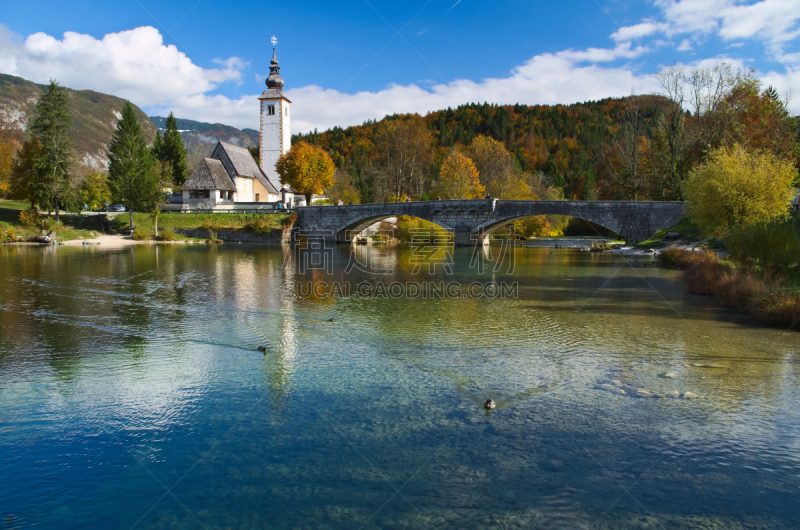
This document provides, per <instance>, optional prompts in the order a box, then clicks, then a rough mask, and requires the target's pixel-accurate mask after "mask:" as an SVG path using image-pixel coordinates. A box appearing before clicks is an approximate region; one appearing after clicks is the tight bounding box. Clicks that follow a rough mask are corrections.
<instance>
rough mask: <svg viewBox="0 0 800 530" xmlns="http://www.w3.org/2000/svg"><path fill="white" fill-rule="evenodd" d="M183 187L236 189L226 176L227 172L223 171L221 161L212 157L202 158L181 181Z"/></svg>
mask: <svg viewBox="0 0 800 530" xmlns="http://www.w3.org/2000/svg"><path fill="white" fill-rule="evenodd" d="M183 189H185V190H223V191H236V186H234V184H233V181H232V180H231V178H230V177H229V176H228V172H227V171H225V167H224V166H223V165H222V162H220V161H219V160H215V159H213V158H204V159H203V161H202V162H200V163H199V164H197V167H196V168H195V170H194V171H192V175H191V176H190V177H189V178H188V179H186V182H184V183H183Z"/></svg>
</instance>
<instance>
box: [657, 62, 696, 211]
mask: <svg viewBox="0 0 800 530" xmlns="http://www.w3.org/2000/svg"><path fill="white" fill-rule="evenodd" d="M655 78H656V79H657V80H658V82H659V83H660V84H661V90H662V95H663V96H664V97H666V98H667V102H666V105H664V106H663V107H662V108H661V109H660V112H658V114H657V115H656V127H655V134H654V136H655V141H654V150H653V154H654V158H655V163H654V165H655V167H656V168H657V171H658V172H659V173H660V174H661V175H662V178H663V180H664V183H665V185H666V186H665V187H666V188H668V189H669V190H670V195H669V198H671V199H673V200H676V199H678V198H680V196H681V195H680V194H681V186H682V184H683V180H684V178H685V177H686V173H687V171H688V169H687V166H688V164H687V154H688V149H689V140H688V136H687V128H686V114H685V112H684V105H686V81H685V80H686V71H685V68H684V66H683V65H681V64H678V65H675V66H672V67H669V68H665V69H663V70H661V71H660V72H659V73H658V74H656V75H655Z"/></svg>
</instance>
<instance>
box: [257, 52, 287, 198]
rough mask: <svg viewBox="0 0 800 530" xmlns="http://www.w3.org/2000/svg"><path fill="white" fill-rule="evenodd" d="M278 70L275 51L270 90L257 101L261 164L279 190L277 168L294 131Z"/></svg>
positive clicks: (279, 183)
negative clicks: (259, 113) (259, 112)
mask: <svg viewBox="0 0 800 530" xmlns="http://www.w3.org/2000/svg"><path fill="white" fill-rule="evenodd" d="M280 71H281V68H280V66H278V58H277V57H276V56H275V49H274V48H273V49H272V61H271V62H270V67H269V77H267V89H266V90H265V91H264V92H263V93H262V94H261V96H260V97H259V98H258V99H259V101H260V102H261V128H260V129H259V145H260V146H261V152H260V160H259V163H260V165H261V168H262V169H263V170H264V173H265V174H266V175H267V178H268V179H269V181H270V182H271V183H272V185H273V186H274V187H275V188H276V189H278V190H280V189H281V179H280V176H278V172H277V171H276V170H275V164H277V162H278V159H279V158H280V157H281V155H282V154H284V153H286V152H287V151H288V150H289V149H290V148H291V147H292V131H291V127H290V123H291V122H290V119H291V117H290V115H289V114H290V113H289V107H290V106H291V104H292V102H291V101H289V98H287V97H286V94H284V93H283V90H281V89H282V88H283V79H281V74H280Z"/></svg>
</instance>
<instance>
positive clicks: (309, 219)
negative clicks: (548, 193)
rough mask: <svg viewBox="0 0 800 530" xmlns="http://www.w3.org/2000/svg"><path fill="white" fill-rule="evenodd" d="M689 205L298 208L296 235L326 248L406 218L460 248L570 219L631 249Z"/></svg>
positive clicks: (462, 203)
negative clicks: (527, 223)
mask: <svg viewBox="0 0 800 530" xmlns="http://www.w3.org/2000/svg"><path fill="white" fill-rule="evenodd" d="M684 206H685V203H682V202H658V201H513V200H496V199H475V200H444V201H427V202H401V203H380V204H355V205H346V206H307V207H300V208H297V216H298V219H297V223H296V224H295V231H296V232H297V233H301V234H304V235H306V236H308V235H314V237H315V238H321V239H324V240H325V241H327V242H331V243H334V242H351V241H352V238H353V237H354V236H355V235H356V234H357V233H358V232H360V231H361V230H363V229H364V228H366V227H367V226H369V225H371V224H373V223H375V222H377V221H380V220H382V219H386V218H388V217H396V216H401V215H406V216H411V217H418V218H420V219H424V220H426V221H430V222H432V223H435V224H437V225H439V226H441V227H443V228H445V229H447V230H449V231H451V232H453V233H454V236H455V244H456V245H459V246H462V245H474V244H475V242H476V240H477V241H480V240H482V239H484V238H486V237H487V236H488V235H489V234H491V233H492V232H494V231H495V230H497V229H498V228H500V227H502V226H505V225H508V224H510V223H512V222H514V221H515V220H517V219H523V218H525V217H530V216H534V215H545V214H555V215H569V216H572V217H579V218H581V219H585V220H587V221H591V222H593V223H596V224H598V225H600V226H603V227H605V228H608V229H609V230H612V231H614V232H616V233H618V234H620V235H621V236H623V237H624V238H625V240H626V241H627V242H629V243H638V242H639V241H642V240H644V239H646V238H647V237H649V236H650V235H652V234H653V233H655V232H656V231H657V230H660V229H661V228H666V227H668V226H671V225H673V224H675V223H676V222H677V221H678V220H680V218H681V216H682V215H683V211H684Z"/></svg>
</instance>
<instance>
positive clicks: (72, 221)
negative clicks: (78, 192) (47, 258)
mask: <svg viewBox="0 0 800 530" xmlns="http://www.w3.org/2000/svg"><path fill="white" fill-rule="evenodd" d="M30 206H31V205H30V203H28V202H21V201H9V200H5V199H0V240H2V239H3V236H4V235H5V239H7V240H8V239H12V240H13V239H16V238H17V237H21V238H22V239H23V240H28V239H30V238H33V237H36V236H38V235H40V234H41V232H42V230H45V231H47V232H49V231H50V230H55V232H56V236H57V237H58V238H59V239H61V240H62V241H69V240H71V239H79V238H82V239H92V238H95V237H97V234H98V231H99V230H100V223H99V221H98V220H97V218H96V217H88V216H87V217H84V216H80V215H74V214H61V226H57V225H56V218H55V216H51V217H48V216H47V215H42V216H40V217H39V219H38V220H36V221H35V222H29V223H23V222H21V221H20V213H21V212H23V211H25V210H27V209H29V208H30Z"/></svg>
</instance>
